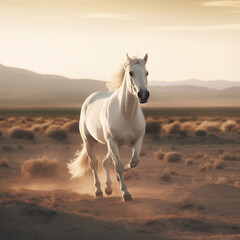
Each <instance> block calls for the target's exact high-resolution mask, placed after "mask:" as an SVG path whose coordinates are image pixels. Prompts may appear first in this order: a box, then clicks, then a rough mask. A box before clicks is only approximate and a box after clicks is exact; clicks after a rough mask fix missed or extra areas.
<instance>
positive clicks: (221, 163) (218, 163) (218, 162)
mask: <svg viewBox="0 0 240 240" xmlns="http://www.w3.org/2000/svg"><path fill="white" fill-rule="evenodd" d="M224 167H225V162H224V161H223V160H217V159H215V161H214V162H213V167H212V168H213V169H223V168H224Z"/></svg>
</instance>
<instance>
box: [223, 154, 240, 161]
mask: <svg viewBox="0 0 240 240" xmlns="http://www.w3.org/2000/svg"><path fill="white" fill-rule="evenodd" d="M220 159H222V160H225V161H237V160H240V154H239V153H237V154H232V153H230V152H224V153H222V154H221V155H220Z"/></svg>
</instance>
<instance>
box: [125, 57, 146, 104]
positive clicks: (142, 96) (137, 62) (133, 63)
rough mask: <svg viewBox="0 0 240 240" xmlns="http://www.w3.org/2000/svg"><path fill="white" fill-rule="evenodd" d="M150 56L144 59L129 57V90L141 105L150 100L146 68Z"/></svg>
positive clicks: (127, 71)
mask: <svg viewBox="0 0 240 240" xmlns="http://www.w3.org/2000/svg"><path fill="white" fill-rule="evenodd" d="M147 59H148V55H147V54H146V55H145V57H144V58H143V59H137V58H136V59H135V58H134V59H131V58H130V57H129V56H128V55H127V61H128V67H127V68H126V74H128V76H129V77H128V79H129V81H128V90H129V91H130V92H131V93H132V94H134V95H136V96H137V97H138V99H139V102H140V103H146V102H147V101H148V98H149V91H148V90H147V83H148V82H147V76H148V71H147V70H146V68H145V65H146V63H147Z"/></svg>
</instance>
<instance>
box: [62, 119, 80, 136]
mask: <svg viewBox="0 0 240 240" xmlns="http://www.w3.org/2000/svg"><path fill="white" fill-rule="evenodd" d="M62 128H63V129H64V130H66V131H67V132H69V133H79V122H78V121H77V120H72V121H70V122H67V123H65V124H64V125H63V127H62Z"/></svg>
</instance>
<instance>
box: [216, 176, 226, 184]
mask: <svg viewBox="0 0 240 240" xmlns="http://www.w3.org/2000/svg"><path fill="white" fill-rule="evenodd" d="M227 183H228V181H227V178H226V177H218V178H217V180H216V184H227Z"/></svg>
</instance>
